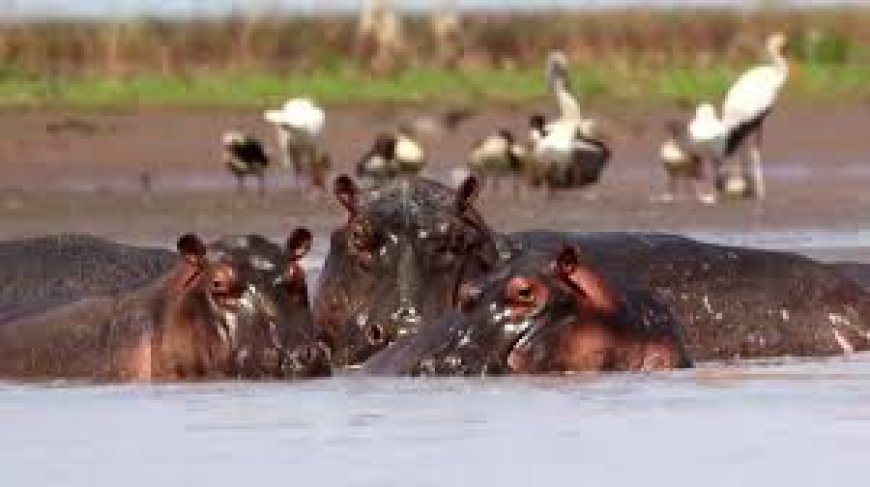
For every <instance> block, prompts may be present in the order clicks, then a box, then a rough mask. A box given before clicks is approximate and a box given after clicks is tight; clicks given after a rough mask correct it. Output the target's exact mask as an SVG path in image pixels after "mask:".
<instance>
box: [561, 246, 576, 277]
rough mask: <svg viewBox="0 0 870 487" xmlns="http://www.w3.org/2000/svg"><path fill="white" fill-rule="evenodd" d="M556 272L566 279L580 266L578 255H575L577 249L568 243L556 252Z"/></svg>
mask: <svg viewBox="0 0 870 487" xmlns="http://www.w3.org/2000/svg"><path fill="white" fill-rule="evenodd" d="M555 265H556V274H557V275H558V276H559V277H561V278H563V279H567V278H569V277H570V276H571V274H573V273H574V271H575V270H576V269H577V268H578V267H579V266H580V257H579V256H578V255H577V249H575V248H574V247H572V246H570V245H565V246H564V247H562V249H561V250H559V253H558V254H556V260H555Z"/></svg>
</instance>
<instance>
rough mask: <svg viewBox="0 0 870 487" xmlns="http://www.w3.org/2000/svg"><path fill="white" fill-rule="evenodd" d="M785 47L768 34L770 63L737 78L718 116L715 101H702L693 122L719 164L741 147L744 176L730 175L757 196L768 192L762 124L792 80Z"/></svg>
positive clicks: (700, 142) (783, 38) (783, 39)
mask: <svg viewBox="0 0 870 487" xmlns="http://www.w3.org/2000/svg"><path fill="white" fill-rule="evenodd" d="M786 45H787V39H786V36H785V35H784V34H782V33H776V34H773V35H771V36H770V37H768V39H767V43H766V51H767V56H768V64H763V65H760V66H756V67H754V68H752V69H750V70H748V71H746V72H745V73H743V75H741V76H740V77H739V78H738V79H737V81H736V82H735V83H734V84H733V85H732V86H731V88H729V89H728V92H727V93H726V95H725V100H724V101H723V102H722V110H721V116H720V117H718V118H717V116H716V111H715V108H713V106H712V105H710V104H709V103H702V104H701V105H699V106H698V109H697V112H696V115H695V119H694V120H693V122H692V124H691V125H690V135H691V137H692V139H693V140H696V141H697V142H696V143H697V144H698V145H699V146H700V147H704V148H705V149H706V152H708V154H709V155H710V157H711V158H713V160H714V162H715V163H716V166H717V168H718V167H719V166H720V165H721V161H722V160H723V159H725V158H728V157H731V156H732V155H734V154H735V153H736V152H737V151H738V150H741V152H742V158H741V159H742V161H741V164H742V168H741V171H742V172H743V173H744V175H743V176H742V177H738V173H739V171H736V170H733V169H729V171H728V172H729V174H731V175H732V176H729V177H728V178H726V179H735V180H737V181H740V183H738V185H737V186H741V185H745V188H743V190H742V192H744V193H745V194H746V195H750V194H751V195H755V196H756V197H758V198H764V197H765V195H766V188H765V184H764V173H763V168H762V158H761V143H762V128H763V125H764V121H765V120H766V119H767V116H768V115H769V114H770V112H771V111H773V108H774V105H775V103H776V100H777V97H778V95H779V92H780V91H781V90H782V88H783V86H785V83H786V81H787V80H788V61H787V60H786V58H785V54H784V51H785V49H786ZM693 126H694V128H693ZM749 174H751V177H750V176H749ZM720 176H721V175H720ZM717 178H718V179H720V180H721V179H722V178H721V177H719V176H717ZM720 186H721V185H720Z"/></svg>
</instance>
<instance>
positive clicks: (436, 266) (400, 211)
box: [314, 176, 497, 366]
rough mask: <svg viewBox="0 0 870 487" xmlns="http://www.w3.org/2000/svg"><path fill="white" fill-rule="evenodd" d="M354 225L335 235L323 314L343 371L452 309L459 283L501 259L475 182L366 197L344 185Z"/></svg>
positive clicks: (408, 181) (321, 300)
mask: <svg viewBox="0 0 870 487" xmlns="http://www.w3.org/2000/svg"><path fill="white" fill-rule="evenodd" d="M334 192H335V195H336V198H337V199H338V201H339V202H340V203H341V204H342V205H343V206H344V208H345V210H346V212H347V222H346V223H345V224H343V225H341V226H339V227H338V228H337V229H336V230H335V231H334V232H333V233H332V235H331V239H330V248H329V254H328V256H327V257H326V261H325V263H324V267H323V272H322V273H321V276H320V281H319V283H318V287H317V296H316V298H315V304H314V310H315V316H316V321H317V325H318V327H319V329H320V330H321V332H322V333H323V336H324V337H325V339H326V340H327V341H328V342H329V344H330V345H331V347H332V350H333V359H334V362H335V364H336V365H338V366H346V365H353V364H358V363H360V362H362V361H363V360H365V359H366V358H368V357H369V356H370V355H372V354H373V353H375V352H377V351H378V350H381V349H383V348H385V347H386V346H388V345H389V344H390V343H392V342H393V341H395V340H396V339H398V338H399V337H400V336H402V335H404V334H408V333H415V332H416V330H417V328H418V326H419V325H420V324H421V323H425V322H428V321H432V320H435V319H437V318H438V317H439V316H441V315H442V314H443V313H444V312H446V311H448V310H450V309H451V308H452V306H453V299H454V297H455V293H456V291H457V287H458V285H459V283H460V282H461V281H462V280H463V279H465V278H466V277H471V276H476V275H479V274H480V273H481V272H482V271H483V270H484V269H486V268H487V267H488V266H490V265H491V264H492V263H494V262H495V260H496V258H497V255H496V250H495V247H494V241H493V239H492V238H491V236H490V235H491V232H490V230H489V229H488V228H487V227H486V225H485V224H484V223H483V220H482V219H481V217H480V215H479V214H478V213H477V211H475V209H474V208H473V202H474V199H475V198H476V195H477V192H478V183H477V180H476V179H474V178H469V179H468V180H466V181H465V182H464V183H463V184H462V185H461V186H460V188H459V190H458V191H453V190H451V189H449V188H447V187H445V186H443V185H441V184H438V183H435V182H432V181H428V180H425V179H421V178H398V179H396V180H394V181H391V182H389V183H387V184H385V185H383V186H380V187H378V188H377V189H375V190H371V191H362V190H360V189H358V188H357V186H356V184H355V183H354V182H353V181H352V180H351V179H350V178H349V177H347V176H342V177H339V178H338V179H337V180H336V184H335V189H334Z"/></svg>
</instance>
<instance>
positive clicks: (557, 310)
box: [364, 232, 870, 375]
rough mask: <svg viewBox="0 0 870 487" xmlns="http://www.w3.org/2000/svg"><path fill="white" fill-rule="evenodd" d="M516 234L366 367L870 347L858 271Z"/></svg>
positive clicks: (679, 245) (615, 240)
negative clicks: (453, 295) (481, 271)
mask: <svg viewBox="0 0 870 487" xmlns="http://www.w3.org/2000/svg"><path fill="white" fill-rule="evenodd" d="M514 238H515V247H514V250H513V252H514V255H512V256H511V257H510V258H509V259H507V260H505V261H503V262H502V263H500V264H499V266H498V267H497V269H496V270H494V271H492V272H491V273H489V274H488V275H486V276H484V277H482V278H478V279H476V280H474V281H470V282H468V283H467V284H464V285H463V286H462V290H463V292H461V293H460V295H459V299H458V300H457V310H456V311H455V312H453V313H450V314H448V315H447V316H446V317H445V318H443V319H441V320H439V321H438V322H436V323H433V324H429V325H427V326H426V327H424V328H423V329H422V330H421V332H420V333H419V334H417V335H415V336H412V337H407V338H404V339H402V340H400V341H398V342H397V343H396V344H394V345H393V346H392V347H390V348H388V349H387V350H384V351H382V352H380V353H379V354H377V355H375V356H374V357H372V358H371V359H370V360H369V361H368V362H367V363H366V364H365V366H364V370H365V371H367V372H369V373H373V374H402V375H404V374H410V375H420V374H441V375H449V374H465V375H468V374H484V373H541V372H568V371H586V370H651V369H659V368H663V369H666V368H673V367H683V366H688V365H690V364H691V363H693V362H694V361H704V360H723V359H733V358H749V357H771V356H780V355H810V356H817V355H832V354H839V353H848V352H852V351H860V350H867V349H870V295H868V294H866V292H865V290H864V288H863V287H861V286H860V284H858V283H856V282H854V281H853V280H852V279H854V277H852V278H848V277H844V276H842V275H841V274H840V272H838V271H841V270H843V269H844V268H845V269H848V270H850V271H851V273H852V274H859V273H860V274H861V275H866V266H862V265H854V264H851V265H848V267H846V265H845V264H838V265H837V266H829V265H826V264H822V263H818V262H815V261H812V260H810V259H807V258H805V257H801V256H798V255H795V254H790V253H786V252H769V251H762V250H753V249H744V248H735V247H723V246H716V245H709V244H703V243H700V242H696V241H693V240H690V239H687V238H683V237H676V236H669V235H644V234H624V233H608V234H587V235H566V234H559V233H552V232H529V233H521V234H517V235H515V236H514ZM578 249H579V250H578ZM578 253H582V254H583V256H584V259H583V261H584V264H580V261H579V260H578V259H577V258H576V255H578Z"/></svg>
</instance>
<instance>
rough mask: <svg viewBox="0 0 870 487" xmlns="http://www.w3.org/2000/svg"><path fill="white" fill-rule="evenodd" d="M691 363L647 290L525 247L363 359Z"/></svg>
mask: <svg viewBox="0 0 870 487" xmlns="http://www.w3.org/2000/svg"><path fill="white" fill-rule="evenodd" d="M690 365H691V361H690V359H689V356H688V353H687V351H686V350H685V348H684V344H683V338H682V336H681V330H680V326H679V324H678V323H677V322H676V321H675V320H674V319H673V317H672V316H671V315H670V314H669V313H668V311H667V308H665V307H664V306H662V304H661V303H659V302H658V301H656V300H655V298H654V297H653V296H652V295H651V294H650V293H648V292H645V291H643V290H639V289H633V288H631V287H630V286H628V285H626V284H625V283H617V282H609V280H608V279H606V278H604V277H603V276H601V275H599V274H598V273H596V272H594V271H592V270H591V268H590V267H589V266H588V265H586V264H585V263H583V262H581V259H580V257H579V256H578V254H577V252H576V250H575V249H574V248H573V247H570V246H566V247H564V248H563V249H562V250H560V251H559V252H557V253H556V254H555V255H551V254H545V253H541V252H535V251H529V252H523V253H521V254H517V255H516V256H514V257H512V258H510V259H508V260H507V261H505V262H503V263H502V264H501V265H500V266H499V268H498V270H496V271H495V272H492V273H490V274H488V275H486V276H484V277H482V278H479V279H476V280H474V281H469V282H466V283H465V284H463V286H462V288H461V291H460V293H459V297H458V300H457V310H456V311H455V312H453V313H449V314H448V315H447V316H446V317H444V318H442V319H441V320H439V321H438V322H436V323H432V324H428V325H426V326H424V327H422V328H421V330H420V332H419V333H418V334H416V335H413V336H408V337H403V338H402V339H400V340H399V341H397V342H396V343H395V344H393V345H392V346H391V347H389V348H387V349H386V350H383V351H381V352H380V353H378V354H377V355H375V356H373V357H372V358H371V359H369V360H368V361H367V362H366V363H365V364H364V366H363V370H364V371H365V372H367V373H370V374H401V375H404V374H409V375H430V374H438V375H455V374H460V375H480V374H501V373H525V374H528V373H547V372H581V371H602V370H660V369H671V368H677V367H687V366H690Z"/></svg>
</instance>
